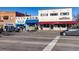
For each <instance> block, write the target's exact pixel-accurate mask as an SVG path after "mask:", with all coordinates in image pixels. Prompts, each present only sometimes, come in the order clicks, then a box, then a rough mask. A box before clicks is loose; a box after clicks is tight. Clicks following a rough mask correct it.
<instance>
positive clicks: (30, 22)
mask: <svg viewBox="0 0 79 59" xmlns="http://www.w3.org/2000/svg"><path fill="white" fill-rule="evenodd" d="M38 22H39V21H38V19H29V20H26V22H25V24H37V23H38Z"/></svg>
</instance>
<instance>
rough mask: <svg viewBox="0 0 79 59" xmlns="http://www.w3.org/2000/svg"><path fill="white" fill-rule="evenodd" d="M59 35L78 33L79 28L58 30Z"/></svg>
mask: <svg viewBox="0 0 79 59" xmlns="http://www.w3.org/2000/svg"><path fill="white" fill-rule="evenodd" d="M60 35H62V36H66V35H79V28H78V29H68V30H64V31H62V32H60Z"/></svg>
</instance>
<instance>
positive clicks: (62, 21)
mask: <svg viewBox="0 0 79 59" xmlns="http://www.w3.org/2000/svg"><path fill="white" fill-rule="evenodd" d="M38 19H39V30H65V29H67V28H68V27H69V26H71V25H73V24H74V21H73V18H72V8H61V9H49V10H39V11H38Z"/></svg>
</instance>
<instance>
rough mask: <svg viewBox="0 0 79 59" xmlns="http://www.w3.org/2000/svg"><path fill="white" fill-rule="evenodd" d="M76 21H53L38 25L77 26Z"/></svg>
mask: <svg viewBox="0 0 79 59" xmlns="http://www.w3.org/2000/svg"><path fill="white" fill-rule="evenodd" d="M78 23H79V22H77V21H54V22H39V24H78Z"/></svg>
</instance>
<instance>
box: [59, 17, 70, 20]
mask: <svg viewBox="0 0 79 59" xmlns="http://www.w3.org/2000/svg"><path fill="white" fill-rule="evenodd" d="M59 19H60V20H64V19H70V18H69V17H61V18H59Z"/></svg>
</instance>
